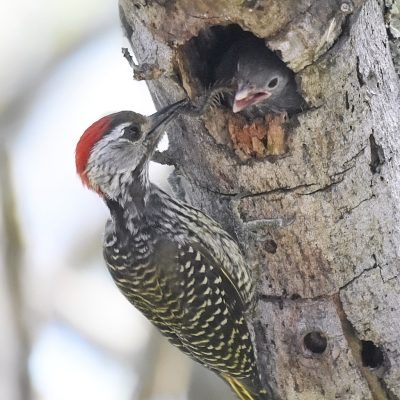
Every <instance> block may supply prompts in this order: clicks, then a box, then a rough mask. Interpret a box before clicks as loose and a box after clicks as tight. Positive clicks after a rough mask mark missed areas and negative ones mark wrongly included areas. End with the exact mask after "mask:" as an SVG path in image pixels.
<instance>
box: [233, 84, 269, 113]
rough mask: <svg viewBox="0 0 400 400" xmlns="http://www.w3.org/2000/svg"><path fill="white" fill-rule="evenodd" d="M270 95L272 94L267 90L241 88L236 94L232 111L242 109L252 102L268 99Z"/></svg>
mask: <svg viewBox="0 0 400 400" xmlns="http://www.w3.org/2000/svg"><path fill="white" fill-rule="evenodd" d="M269 96H271V93H270V92H268V91H267V90H260V91H258V90H257V89H253V88H252V89H249V88H247V87H243V88H239V89H238V91H237V92H236V94H235V99H234V101H233V107H232V111H233V112H234V113H237V112H239V111H242V110H243V109H245V108H246V107H248V106H250V105H252V104H257V103H260V102H261V101H264V100H266V99H268V97H269Z"/></svg>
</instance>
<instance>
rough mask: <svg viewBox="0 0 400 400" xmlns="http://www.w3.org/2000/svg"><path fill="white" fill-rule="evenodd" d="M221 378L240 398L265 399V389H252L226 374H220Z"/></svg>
mask: <svg viewBox="0 0 400 400" xmlns="http://www.w3.org/2000/svg"><path fill="white" fill-rule="evenodd" d="M222 378H223V379H224V380H225V381H226V382H227V383H228V385H229V386H230V387H231V388H232V390H233V391H234V392H235V393H236V395H237V396H238V398H239V399H240V400H267V392H266V391H265V390H257V391H254V390H253V389H250V388H249V387H247V386H246V385H245V384H243V383H242V382H240V381H239V380H238V379H236V378H233V377H231V376H228V375H222Z"/></svg>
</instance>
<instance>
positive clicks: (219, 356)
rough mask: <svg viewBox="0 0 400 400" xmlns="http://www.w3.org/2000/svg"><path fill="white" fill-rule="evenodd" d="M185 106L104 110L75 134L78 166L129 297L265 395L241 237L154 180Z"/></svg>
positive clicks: (114, 270) (206, 360)
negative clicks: (97, 202) (171, 124)
mask: <svg viewBox="0 0 400 400" xmlns="http://www.w3.org/2000/svg"><path fill="white" fill-rule="evenodd" d="M184 106H185V101H181V102H177V103H175V104H173V105H171V106H169V107H166V108H164V109H163V110H161V111H159V112H157V113H155V114H153V115H151V116H150V117H145V116H143V115H140V114H137V113H134V112H131V111H121V112H118V113H115V114H111V115H108V116H106V117H103V118H101V119H100V120H99V121H97V122H95V123H94V124H93V125H91V126H90V127H89V128H88V129H87V130H86V131H85V132H84V133H83V135H82V137H81V138H80V140H79V142H78V144H77V147H76V169H77V173H78V174H79V176H80V178H81V180H82V182H83V183H84V184H85V185H86V186H88V187H89V189H92V190H94V191H95V192H97V193H98V194H99V195H100V196H101V197H102V199H103V200H104V201H105V203H106V204H107V206H108V208H109V210H110V216H111V218H110V219H109V220H108V221H107V224H106V229H105V236H104V258H105V260H106V263H107V266H108V269H109V271H110V273H111V276H112V277H113V279H114V281H115V283H116V284H117V286H118V287H119V289H120V290H121V291H122V293H123V294H124V295H125V297H126V298H127V299H128V300H129V301H130V302H131V303H132V304H133V305H134V306H135V307H137V308H138V309H139V310H140V311H141V312H142V313H143V314H144V315H145V316H146V317H147V318H148V319H149V320H150V321H151V322H152V323H153V324H154V325H155V326H156V327H157V328H158V329H159V330H160V331H161V332H162V333H163V334H164V335H165V336H166V337H167V338H168V339H169V341H170V342H171V343H172V344H173V345H175V346H177V347H178V348H179V349H180V350H182V351H183V352H184V353H186V354H187V355H189V356H190V357H192V358H193V359H194V360H196V361H198V362H199V363H201V364H203V365H204V366H206V367H208V368H210V369H211V370H213V371H215V372H216V373H217V374H218V375H220V376H221V377H222V378H223V379H224V380H225V381H226V382H227V383H228V384H229V385H230V386H231V387H232V388H233V390H234V391H235V392H236V393H237V395H238V396H239V398H240V399H242V400H256V399H259V400H260V399H265V398H266V397H265V396H266V395H265V391H264V390H263V389H262V388H261V384H260V379H259V375H258V371H257V366H256V362H255V356H254V351H253V346H252V342H251V339H250V334H249V329H248V326H247V323H246V320H245V314H246V312H247V311H248V309H249V306H250V303H251V300H252V293H253V284H252V279H251V275H250V271H249V270H248V268H247V266H246V263H245V261H244V259H243V256H242V254H241V252H240V250H239V247H238V245H237V244H236V242H235V241H234V240H233V239H232V238H231V237H230V236H229V235H228V233H227V232H226V231H224V230H223V229H222V228H221V226H220V225H219V224H218V223H217V222H215V221H214V220H213V219H211V218H210V217H208V216H207V215H205V214H204V213H202V212H201V211H199V210H197V209H195V208H193V207H191V206H190V205H188V204H185V203H183V202H181V201H179V200H177V199H175V198H173V197H171V196H170V195H168V194H167V193H165V192H163V191H162V190H160V189H159V188H158V187H157V186H155V185H154V184H152V183H151V182H150V181H149V168H148V166H149V161H150V159H151V156H152V154H153V153H154V151H155V148H156V146H157V144H158V142H159V140H160V137H161V136H162V133H163V129H162V127H163V126H165V124H166V123H167V122H168V121H170V120H171V119H172V118H173V117H174V116H176V115H177V114H178V113H179V110H180V109H181V108H182V107H184Z"/></svg>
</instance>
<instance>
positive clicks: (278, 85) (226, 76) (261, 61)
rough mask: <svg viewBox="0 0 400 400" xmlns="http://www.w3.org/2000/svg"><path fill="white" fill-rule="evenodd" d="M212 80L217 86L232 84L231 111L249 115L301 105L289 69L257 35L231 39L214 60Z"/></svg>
mask: <svg viewBox="0 0 400 400" xmlns="http://www.w3.org/2000/svg"><path fill="white" fill-rule="evenodd" d="M214 80H215V82H216V85H217V86H218V85H221V84H228V85H232V86H233V88H234V91H235V94H234V96H233V97H232V98H231V99H230V106H231V107H232V111H233V112H234V113H237V112H240V111H241V112H242V113H243V114H244V115H246V116H248V117H250V118H257V117H262V116H264V115H265V113H267V112H275V113H282V112H288V113H289V114H290V113H294V112H298V111H301V110H302V109H303V108H304V106H305V102H304V100H303V98H302V97H301V96H300V94H299V93H298V92H297V85H296V81H295V79H294V73H293V71H291V70H290V69H289V68H288V67H287V66H286V65H285V63H284V62H283V61H282V60H281V59H280V58H279V57H278V56H277V55H276V54H274V53H273V52H272V51H271V50H269V49H268V48H267V47H266V46H265V43H264V41H263V40H261V39H258V38H246V39H242V40H239V41H236V42H234V43H233V44H232V45H231V46H230V48H229V49H228V50H227V51H226V53H225V54H224V55H223V56H222V59H221V61H220V62H219V63H218V65H217V67H216V69H215V72H214Z"/></svg>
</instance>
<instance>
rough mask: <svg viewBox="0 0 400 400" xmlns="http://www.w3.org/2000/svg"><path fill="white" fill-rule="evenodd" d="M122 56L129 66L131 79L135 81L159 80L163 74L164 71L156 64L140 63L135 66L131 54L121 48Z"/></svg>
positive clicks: (124, 48)
mask: <svg viewBox="0 0 400 400" xmlns="http://www.w3.org/2000/svg"><path fill="white" fill-rule="evenodd" d="M122 54H123V56H124V57H125V58H126V60H127V61H128V63H129V65H130V66H131V68H132V70H133V79H134V80H135V81H143V80H146V81H151V80H155V79H159V78H161V77H162V76H163V75H164V74H165V70H164V69H162V68H160V67H159V65H158V64H148V63H142V64H140V65H138V64H135V62H134V61H133V58H132V56H131V53H130V52H129V50H128V49H127V48H126V47H123V48H122Z"/></svg>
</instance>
